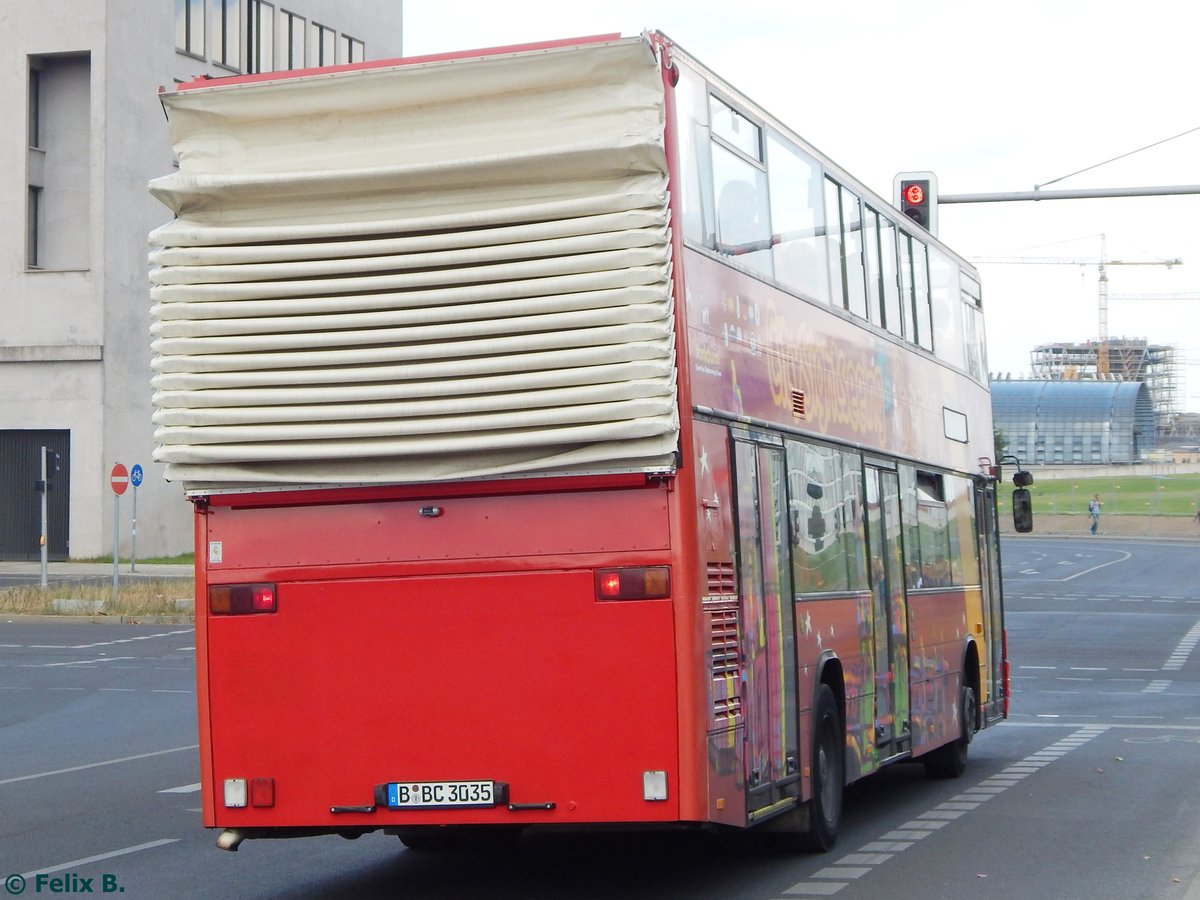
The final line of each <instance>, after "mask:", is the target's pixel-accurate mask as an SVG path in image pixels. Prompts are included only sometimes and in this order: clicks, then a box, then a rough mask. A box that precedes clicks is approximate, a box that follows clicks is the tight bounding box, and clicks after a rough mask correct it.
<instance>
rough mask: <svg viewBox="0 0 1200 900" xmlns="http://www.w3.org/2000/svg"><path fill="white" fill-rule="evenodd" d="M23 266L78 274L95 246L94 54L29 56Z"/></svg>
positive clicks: (87, 262)
mask: <svg viewBox="0 0 1200 900" xmlns="http://www.w3.org/2000/svg"><path fill="white" fill-rule="evenodd" d="M27 77H28V82H27V89H26V97H27V98H28V101H27V102H28V104H29V108H28V110H27V115H26V130H27V133H26V143H27V144H28V150H26V154H25V217H24V218H25V221H24V226H25V236H24V237H25V266H26V268H28V269H42V270H53V271H69V270H71V271H79V270H83V269H86V268H88V264H89V250H90V246H91V240H90V236H91V214H90V208H91V179H90V173H91V161H92V157H93V154H92V147H91V116H92V109H91V57H90V56H89V55H88V54H86V53H54V54H49V55H45V56H30V57H29V60H28V70H27Z"/></svg>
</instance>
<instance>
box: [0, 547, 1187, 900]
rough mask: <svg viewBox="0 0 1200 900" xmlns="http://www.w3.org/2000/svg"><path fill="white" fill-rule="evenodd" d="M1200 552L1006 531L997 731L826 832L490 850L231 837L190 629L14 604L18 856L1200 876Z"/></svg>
mask: <svg viewBox="0 0 1200 900" xmlns="http://www.w3.org/2000/svg"><path fill="white" fill-rule="evenodd" d="M1198 552H1200V551H1198V549H1197V548H1196V547H1195V546H1172V545H1167V544H1161V543H1149V542H1147V543H1132V542H1130V543H1120V542H1114V541H1112V540H1108V541H1104V540H1098V541H1091V540H1087V539H1076V540H1048V539H1030V538H1022V539H1014V540H1008V541H1006V542H1005V545H1004V563H1005V566H1004V568H1005V575H1006V585H1007V588H1006V591H1007V597H1008V614H1007V621H1008V633H1009V646H1010V655H1011V657H1012V664H1013V668H1012V672H1013V685H1014V697H1013V710H1012V716H1011V718H1010V721H1009V722H1008V723H1006V724H1004V725H1002V726H999V727H996V728H992V729H989V730H988V731H986V732H984V733H982V734H980V735H979V736H978V738H977V739H976V741H975V743H974V744H973V745H972V749H971V763H970V765H969V767H968V770H967V774H966V775H965V776H964V777H963V778H961V779H958V780H955V781H931V780H929V779H927V778H926V777H925V776H924V773H923V771H922V769H921V768H920V767H917V766H897V767H892V768H890V769H888V770H885V771H884V772H883V773H881V774H880V775H878V776H876V777H873V778H870V779H867V780H866V781H865V782H863V783H860V784H858V785H855V786H854V787H853V788H851V790H850V791H849V794H848V797H847V807H846V819H845V823H844V828H843V832H842V835H841V839H840V840H839V843H838V846H837V848H836V849H835V850H834V851H833V852H832V853H829V854H824V855H820V856H804V855H801V856H795V855H791V854H790V853H787V852H785V851H783V850H781V849H779V848H777V847H773V846H771V845H770V844H769V842H767V841H764V840H760V839H758V838H759V837H761V836H752V835H745V836H742V837H741V839H736V840H730V839H718V838H714V837H712V836H707V835H698V834H652V835H626V834H607V835H599V836H597V835H552V836H531V837H528V838H527V839H525V840H523V841H522V843H521V845H520V846H519V847H518V848H517V849H516V850H513V851H509V852H507V853H504V854H487V853H477V854H472V855H455V854H448V855H439V854H425V853H417V852H412V851H406V850H404V849H402V847H401V846H400V845H399V843H398V842H397V841H396V840H395V839H394V838H389V837H386V836H384V835H381V834H376V835H368V836H366V837H363V838H361V839H359V840H357V841H345V840H343V839H341V838H336V837H329V838H309V839H303V840H298V841H249V842H247V843H246V844H244V845H243V846H242V848H241V850H240V851H239V852H237V853H223V852H221V851H218V850H216V849H214V848H213V840H214V838H215V834H213V833H211V832H207V831H205V830H204V829H202V828H201V827H200V825H199V812H198V807H199V797H198V791H197V787H198V786H197V783H198V781H199V776H198V769H197V762H196V749H195V745H196V723H195V694H194V687H193V678H194V675H193V660H194V653H193V650H192V646H193V633H192V631H191V629H190V628H189V627H185V626H178V625H175V626H119V625H90V624H86V623H78V622H77V623H60V622H50V623H46V622H40V621H39V622H31V621H13V622H8V621H6V620H2V619H0V877H4V876H6V875H16V876H20V877H23V878H24V885H25V890H24V895H25V896H34V895H44V894H48V893H50V891H51V888H52V887H53V883H52V881H51V879H55V878H57V879H61V881H60V882H59V887H60V888H63V889H64V890H60V891H59V892H58V893H64V892H65V889H66V888H69V887H71V886H72V885H74V886H75V887H76V888H79V887H80V886H81V885H82V883H83V882H82V879H91V884H90V887H91V888H92V892H93V893H97V894H98V893H102V892H104V890H103V889H104V888H105V887H109V888H112V890H111V891H108V892H109V893H121V892H122V891H121V890H120V889H122V888H123V889H124V891H123V893H125V895H126V896H129V897H155V898H161V897H167V898H171V897H238V898H243V897H263V898H267V897H302V898H303V897H312V898H317V897H330V896H338V897H368V898H369V897H393V896H397V895H400V896H404V897H406V898H425V897H429V898H435V897H436V898H450V897H454V898H459V897H498V898H514V900H515V898H555V900H558V898H563V897H581V898H593V897H594V898H613V897H623V898H624V897H634V898H638V897H645V898H650V897H654V898H661V897H676V896H682V897H703V898H747V900H751V898H753V900H763V898H804V897H810V898H811V897H825V896H835V895H836V896H837V897H839V898H855V900H857V898H872V900H874V898H878V897H880V896H885V895H886V896H893V897H917V896H919V897H922V898H930V900H936V898H956V900H957V898H963V897H975V896H978V897H999V898H1039V897H1056V898H1068V900H1070V898H1109V897H1111V898H1121V900H1129V898H1141V897H1144V898H1155V900H1159V898H1183V897H1188V898H1189V900H1193V898H1195V897H1200V887H1198V888H1197V889H1196V890H1195V891H1193V892H1192V893H1191V894H1190V895H1189V893H1188V892H1189V890H1191V886H1192V884H1193V883H1198V882H1197V879H1198V877H1200V858H1198V855H1197V852H1196V851H1197V848H1198V847H1200V803H1197V802H1196V800H1197V788H1196V787H1195V786H1194V785H1195V780H1196V779H1195V776H1196V773H1197V771H1200V766H1198V764H1200V654H1197V653H1195V652H1194V648H1195V646H1196V644H1197V642H1200V583H1198V582H1197V579H1196V577H1195V568H1196V565H1195V564H1196V560H1197V553H1198ZM281 677H286V673H281ZM314 739H319V736H316V737H315V738H314ZM39 874H40V875H41V876H42V881H41V890H40V891H39V890H38V887H39V882H38V876H39ZM106 877H107V879H108V880H107V881H106V880H105V879H106ZM72 878H73V879H75V880H74V881H72V880H71V879H72ZM16 885H17V883H16V882H15V881H11V880H10V881H9V882H8V883H6V887H7V888H8V892H9V893H10V894H11V893H13V890H12V889H13V887H15V886H16Z"/></svg>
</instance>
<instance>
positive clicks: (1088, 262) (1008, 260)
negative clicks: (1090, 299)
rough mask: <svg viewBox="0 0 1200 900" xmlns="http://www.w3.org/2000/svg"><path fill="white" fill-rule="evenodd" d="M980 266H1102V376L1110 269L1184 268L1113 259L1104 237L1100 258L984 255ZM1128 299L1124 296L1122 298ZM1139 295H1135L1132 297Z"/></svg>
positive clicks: (1172, 262)
mask: <svg viewBox="0 0 1200 900" xmlns="http://www.w3.org/2000/svg"><path fill="white" fill-rule="evenodd" d="M971 261H972V262H976V263H1001V264H1016V265H1042V266H1098V267H1099V270H1100V272H1099V275H1100V278H1099V282H1100V298H1099V301H1100V302H1099V305H1100V334H1099V336H1098V340H1097V342H1096V374H1097V375H1100V376H1104V375H1107V374H1108V373H1109V364H1108V299H1109V298H1108V267H1109V266H1166V267H1167V268H1168V269H1170V268H1173V267H1174V266H1181V265H1183V260H1182V259H1179V258H1178V257H1176V258H1175V259H1109V258H1108V238H1107V236H1106V235H1103V234H1102V235H1100V258H1099V259H1077V258H1073V257H1060V256H980V257H974V258H973V259H972V260H971ZM1122 296H1124V295H1122ZM1130 296H1135V295H1130Z"/></svg>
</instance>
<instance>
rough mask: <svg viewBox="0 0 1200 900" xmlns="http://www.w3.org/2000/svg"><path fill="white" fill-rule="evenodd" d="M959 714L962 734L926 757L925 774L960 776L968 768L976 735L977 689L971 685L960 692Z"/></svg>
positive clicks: (936, 776)
mask: <svg viewBox="0 0 1200 900" xmlns="http://www.w3.org/2000/svg"><path fill="white" fill-rule="evenodd" d="M958 715H959V722H960V723H961V725H962V734H960V735H959V736H958V739H957V740H954V741H952V742H950V743H949V744H946V745H945V746H942V747H938V749H936V750H934V751H933V752H932V753H930V754H929V755H927V756H926V757H925V774H927V775H928V776H929V777H930V778H958V777H960V776H961V775H962V773H963V772H965V771H966V770H967V751H968V749H969V748H970V746H971V738H973V737H974V736H975V691H974V689H973V688H971V687H970V686H969V685H963V687H962V691H961V692H960V695H959V713H958Z"/></svg>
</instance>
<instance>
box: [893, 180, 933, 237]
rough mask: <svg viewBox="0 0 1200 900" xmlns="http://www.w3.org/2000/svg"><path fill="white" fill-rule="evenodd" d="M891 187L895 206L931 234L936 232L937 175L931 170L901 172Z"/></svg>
mask: <svg viewBox="0 0 1200 900" xmlns="http://www.w3.org/2000/svg"><path fill="white" fill-rule="evenodd" d="M893 187H894V188H895V191H896V208H897V209H899V210H900V211H901V212H902V213H904V214H905V215H906V216H908V217H909V218H910V219H912V220H913V221H914V222H916V223H917V224H918V225H920V226H921V227H922V228H924V229H925V230H926V231H928V232H930V233H931V234H937V176H936V175H934V174H933V173H932V172H901V173H900V174H899V175H897V176H896V179H895V182H894V183H893Z"/></svg>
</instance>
